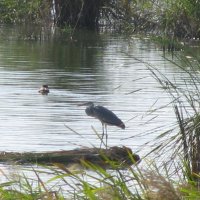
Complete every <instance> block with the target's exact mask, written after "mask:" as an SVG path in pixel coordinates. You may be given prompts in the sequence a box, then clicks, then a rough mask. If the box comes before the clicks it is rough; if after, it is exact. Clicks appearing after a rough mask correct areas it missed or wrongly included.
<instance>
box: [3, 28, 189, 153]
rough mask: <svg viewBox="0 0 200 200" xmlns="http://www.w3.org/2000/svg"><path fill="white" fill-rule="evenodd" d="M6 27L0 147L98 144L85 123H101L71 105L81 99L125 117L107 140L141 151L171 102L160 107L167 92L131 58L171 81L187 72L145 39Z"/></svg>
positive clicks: (163, 122) (169, 118)
mask: <svg viewBox="0 0 200 200" xmlns="http://www.w3.org/2000/svg"><path fill="white" fill-rule="evenodd" d="M9 33H10V34H11V33H12V35H9ZM6 34H7V35H6V36H5V34H4V37H2V38H0V86H1V90H0V102H1V108H0V134H1V140H0V151H17V152H24V151H37V152H40V151H52V150H69V149H74V148H79V147H82V146H86V147H91V146H93V145H94V146H96V147H99V145H100V141H99V139H98V137H97V135H96V134H95V131H94V130H93V129H92V127H93V128H94V129H95V130H96V131H97V132H98V133H99V134H101V132H102V127H101V123H100V122H99V121H98V120H97V119H93V118H91V117H89V116H86V114H85V111H84V109H85V108H84V107H79V106H78V104H80V103H83V102H87V101H93V102H95V103H96V104H99V105H102V106H105V107H107V108H109V109H110V110H112V111H113V112H115V114H116V115H117V116H118V117H119V118H121V119H122V120H123V121H124V123H125V124H126V129H125V130H121V129H119V128H117V127H108V135H109V139H108V145H109V146H114V145H117V146H121V145H126V146H128V147H130V148H131V149H133V151H138V150H144V151H148V150H149V149H148V146H143V145H144V144H145V143H146V142H147V141H149V140H153V138H154V137H155V136H156V135H157V134H159V133H160V132H163V131H164V130H167V129H168V127H169V126H170V125H171V124H173V123H174V122H175V121H176V120H175V117H174V112H173V109H172V108H171V107H165V105H167V104H168V103H169V102H170V101H171V100H170V98H169V96H168V95H167V94H166V93H165V92H164V91H163V89H162V88H161V87H160V85H159V83H158V82H156V81H155V80H154V78H153V77H152V74H151V72H150V71H149V70H148V68H147V65H146V64H145V63H142V62H140V61H138V60H137V59H141V60H143V61H144V62H148V63H150V64H151V65H153V66H155V67H158V68H159V70H160V71H161V72H162V73H164V74H165V75H166V76H167V77H169V79H173V78H174V76H176V78H177V80H178V84H184V80H185V79H187V74H184V73H183V72H182V71H180V69H178V68H177V67H175V66H173V65H172V63H170V62H168V61H167V60H166V59H165V58H164V53H163V51H162V48H160V47H159V46H156V45H155V44H153V43H152V42H151V41H150V40H148V39H143V40H141V39H138V38H132V40H128V39H126V38H124V37H122V36H119V35H117V36H116V35H108V34H96V33H91V32H81V33H78V34H77V35H76V36H75V38H76V39H77V41H73V42H72V41H69V40H67V39H66V40H62V41H59V40H51V41H42V42H39V41H23V40H16V39H13V31H10V32H9V31H7V32H6ZM5 38H7V39H5ZM165 56H166V54H165ZM167 56H170V54H168V55H167ZM135 58H137V59H135ZM43 84H48V85H49V88H50V93H49V95H40V94H39V93H38V89H39V87H40V86H41V85H43ZM162 106H164V108H163V109H161V110H160V109H159V110H158V111H156V112H154V113H152V114H149V113H148V111H151V110H152V109H154V108H159V107H162ZM69 128H71V129H73V130H74V131H72V130H70V129H69ZM75 132H77V133H78V134H77V133H75ZM141 134H143V136H142V137H141Z"/></svg>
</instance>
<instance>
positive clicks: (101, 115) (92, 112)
mask: <svg viewBox="0 0 200 200" xmlns="http://www.w3.org/2000/svg"><path fill="white" fill-rule="evenodd" d="M81 106H87V107H86V109H85V112H86V114H87V115H88V116H91V117H94V118H97V119H98V120H100V121H101V123H102V130H103V133H102V138H101V145H100V148H101V146H102V142H103V138H104V135H106V143H105V145H106V148H107V140H108V133H107V125H110V126H117V127H119V128H122V129H125V125H124V123H123V122H122V121H121V119H119V118H118V117H117V116H116V115H115V114H114V113H113V112H112V111H111V110H108V109H107V108H105V107H103V106H98V105H96V106H95V105H94V103H93V102H87V103H84V104H81Z"/></svg>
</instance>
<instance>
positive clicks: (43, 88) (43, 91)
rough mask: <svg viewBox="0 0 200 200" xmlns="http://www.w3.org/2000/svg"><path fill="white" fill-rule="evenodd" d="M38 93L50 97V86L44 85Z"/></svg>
mask: <svg viewBox="0 0 200 200" xmlns="http://www.w3.org/2000/svg"><path fill="white" fill-rule="evenodd" d="M38 92H39V93H40V94H43V95H48V93H49V86H48V85H42V87H41V88H40V89H39V90H38Z"/></svg>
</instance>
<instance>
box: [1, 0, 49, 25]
mask: <svg viewBox="0 0 200 200" xmlns="http://www.w3.org/2000/svg"><path fill="white" fill-rule="evenodd" d="M47 2H48V1H46V0H45V1H42V0H1V1H0V21H1V22H2V23H30V22H35V23H39V22H41V21H42V19H43V15H44V13H45V9H44V6H45V7H46V8H48V6H49V5H48V3H47ZM48 12H49V11H48Z"/></svg>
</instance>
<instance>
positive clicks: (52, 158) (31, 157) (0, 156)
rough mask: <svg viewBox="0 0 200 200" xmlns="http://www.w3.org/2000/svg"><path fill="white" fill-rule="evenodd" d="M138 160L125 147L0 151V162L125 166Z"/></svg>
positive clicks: (138, 158)
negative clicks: (48, 150) (20, 151)
mask: <svg viewBox="0 0 200 200" xmlns="http://www.w3.org/2000/svg"><path fill="white" fill-rule="evenodd" d="M139 161H140V157H139V156H138V155H137V154H134V153H133V152H132V150H131V149H130V148H127V147H117V146H114V147H111V148H109V149H99V148H84V149H81V148H80V149H74V150H68V151H51V152H42V153H34V152H28V153H27V152H25V153H15V152H0V162H14V163H17V164H27V163H34V164H37V163H38V164H39V163H41V164H53V163H62V164H66V165H68V164H74V163H79V164H83V163H92V164H95V165H99V166H101V167H109V166H110V167H111V166H114V165H116V166H119V167H126V166H130V165H132V164H135V163H137V162H139Z"/></svg>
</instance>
